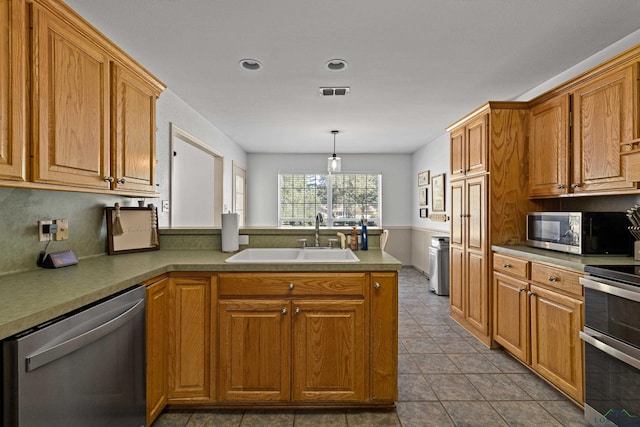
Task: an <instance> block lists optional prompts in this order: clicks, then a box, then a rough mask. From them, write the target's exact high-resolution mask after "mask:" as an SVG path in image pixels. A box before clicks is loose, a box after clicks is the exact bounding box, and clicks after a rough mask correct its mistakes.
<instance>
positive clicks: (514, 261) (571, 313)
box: [493, 254, 584, 404]
mask: <svg viewBox="0 0 640 427" xmlns="http://www.w3.org/2000/svg"><path fill="white" fill-rule="evenodd" d="M529 264H530V267H531V273H530V275H529V268H528V267H529ZM493 267H494V273H493V307H494V310H493V329H494V330H493V333H494V339H495V341H496V342H497V343H499V344H501V345H502V346H503V347H504V349H505V350H507V351H508V352H509V353H510V354H511V355H513V356H514V357H516V358H518V359H520V360H521V361H522V362H524V363H526V364H527V365H528V366H530V367H531V369H532V370H534V371H535V372H537V373H538V374H540V375H541V376H542V377H544V378H545V379H546V380H547V381H549V382H550V383H552V384H553V385H555V386H556V387H557V388H558V389H560V390H562V391H563V392H564V393H565V394H566V395H568V396H569V397H571V398H572V399H574V400H575V401H576V402H578V403H580V404H583V403H584V375H583V367H584V351H583V345H582V342H581V341H580V336H579V334H580V331H581V330H582V327H583V324H584V318H583V297H582V294H581V292H582V290H581V286H580V285H579V284H578V278H579V277H580V274H579V273H578V272H573V271H569V270H564V269H560V268H556V267H554V266H550V265H546V264H540V263H537V262H529V261H526V260H523V259H520V258H516V257H510V256H504V255H502V254H494V262H493ZM509 269H511V271H510V270H509Z"/></svg>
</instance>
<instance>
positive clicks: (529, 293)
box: [527, 291, 536, 297]
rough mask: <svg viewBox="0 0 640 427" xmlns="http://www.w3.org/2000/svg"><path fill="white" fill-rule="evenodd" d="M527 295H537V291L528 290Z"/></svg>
mask: <svg viewBox="0 0 640 427" xmlns="http://www.w3.org/2000/svg"><path fill="white" fill-rule="evenodd" d="M527 295H529V296H530V297H535V296H536V293H535V292H532V291H529V292H527Z"/></svg>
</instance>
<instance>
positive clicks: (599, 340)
mask: <svg viewBox="0 0 640 427" xmlns="http://www.w3.org/2000/svg"><path fill="white" fill-rule="evenodd" d="M584 330H585V332H582V331H580V339H582V340H583V341H584V342H586V343H588V344H591V345H592V346H594V347H595V348H597V349H598V350H602V351H604V352H605V353H607V354H608V355H609V356H611V357H613V358H616V359H618V360H620V361H621V362H624V363H626V364H627V365H631V366H633V367H634V368H636V369H640V359H639V358H637V357H633V356H631V355H630V354H629V353H631V352H633V353H640V351H639V350H637V349H635V348H633V347H631V346H629V345H627V344H625V343H623V342H620V341H618V340H616V339H613V338H611V337H608V336H606V335H604V334H600V333H598V332H596V331H594V330H593V329H590V328H587V327H585V328H584Z"/></svg>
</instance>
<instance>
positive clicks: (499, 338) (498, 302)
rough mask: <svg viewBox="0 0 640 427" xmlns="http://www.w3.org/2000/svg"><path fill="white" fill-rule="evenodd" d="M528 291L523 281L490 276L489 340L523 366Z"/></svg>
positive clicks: (527, 340)
mask: <svg viewBox="0 0 640 427" xmlns="http://www.w3.org/2000/svg"><path fill="white" fill-rule="evenodd" d="M494 256H495V255H494ZM528 290H529V284H528V283H527V282H525V281H522V280H518V279H515V278H512V277H509V276H506V275H504V274H500V273H497V272H496V273H494V274H493V316H494V317H493V337H494V339H495V340H496V342H498V343H499V344H501V345H502V346H503V347H504V348H505V349H506V350H507V351H508V352H509V353H511V354H512V355H513V356H515V357H517V358H518V359H520V360H522V361H523V362H525V363H529V361H530V360H529V354H530V352H529V341H530V337H529V299H528V297H527V291H528Z"/></svg>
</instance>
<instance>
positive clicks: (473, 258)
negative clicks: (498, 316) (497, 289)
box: [465, 251, 489, 336]
mask: <svg viewBox="0 0 640 427" xmlns="http://www.w3.org/2000/svg"><path fill="white" fill-rule="evenodd" d="M465 262H466V268H467V272H466V280H467V283H466V288H467V289H466V292H467V295H466V299H467V300H466V301H465V305H466V313H465V318H466V320H467V322H468V324H469V326H471V327H472V328H475V330H476V331H478V332H479V333H480V334H482V335H483V336H489V280H488V274H487V258H486V256H485V254H484V253H480V252H473V251H467V253H466V258H465Z"/></svg>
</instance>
